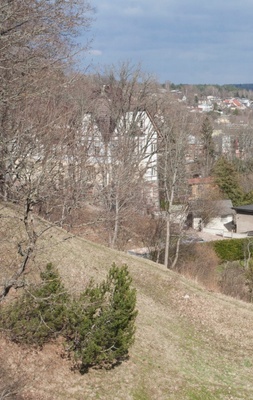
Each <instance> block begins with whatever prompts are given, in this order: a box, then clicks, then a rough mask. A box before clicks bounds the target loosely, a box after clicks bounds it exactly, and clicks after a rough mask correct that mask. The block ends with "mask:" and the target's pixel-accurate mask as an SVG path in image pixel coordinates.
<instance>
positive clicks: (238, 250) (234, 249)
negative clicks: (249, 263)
mask: <svg viewBox="0 0 253 400" xmlns="http://www.w3.org/2000/svg"><path fill="white" fill-rule="evenodd" d="M245 245H246V242H245V239H226V240H217V241H215V242H213V246H214V250H215V252H216V254H217V255H218V257H219V258H220V259H221V260H222V261H237V260H243V259H244V254H245Z"/></svg>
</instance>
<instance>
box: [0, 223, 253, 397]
mask: <svg viewBox="0 0 253 400" xmlns="http://www.w3.org/2000/svg"><path fill="white" fill-rule="evenodd" d="M37 223H38V224H39V222H37ZM40 223H42V222H40ZM9 229H10V227H9ZM19 229H21V228H19ZM9 233H10V232H9ZM47 262H53V263H54V265H55V266H57V267H58V268H59V271H60V272H61V275H62V276H63V279H64V281H65V283H66V284H67V285H68V286H69V287H70V288H72V290H79V289H81V288H82V287H83V286H84V285H85V283H86V282H88V280H89V279H90V278H91V277H93V278H94V279H95V280H101V279H103V277H105V275H106V272H107V270H108V269H109V267H110V265H111V264H112V262H116V264H117V265H121V264H123V263H127V264H128V266H129V269H130V272H131V275H132V277H133V285H134V286H135V287H136V289H137V299H138V310H139V314H138V318H137V330H136V340H135V344H134V346H133V347H132V348H131V351H130V358H129V360H128V361H127V362H125V363H123V364H122V365H120V366H119V367H117V368H115V369H113V370H111V371H104V370H91V371H90V372H89V373H88V374H86V375H83V376H82V375H80V374H79V373H77V372H73V371H71V369H70V367H71V365H70V362H69V360H66V359H64V358H62V357H61V344H60V343H58V344H49V345H47V346H46V347H45V349H44V350H43V351H39V350H33V351H31V350H29V349H21V348H20V347H18V346H16V345H15V344H13V343H9V342H8V341H7V340H6V339H4V338H2V339H1V341H0V365H1V366H2V367H1V368H2V371H3V369H4V370H5V378H4V382H6V383H7V382H8V379H7V378H6V376H8V377H11V378H10V379H11V380H12V382H13V381H14V382H17V385H18V384H19V387H20V388H22V387H23V391H22V395H23V398H26V399H38V400H40V399H41V400H49V399H50V400H65V399H68V400H69V399H71V400H84V399H102V400H157V399H158V400H160V399H161V400H163V399H164V400H170V399H171V400H219V399H220V400H242V399H245V400H246V399H247V400H249V399H253V379H252V376H253V306H252V305H251V304H247V303H243V302H241V301H238V300H235V299H233V298H230V297H226V296H224V295H221V294H215V293H213V292H209V291H207V290H204V289H203V288H202V287H200V286H198V285H197V284H196V283H194V282H193V281H190V280H187V279H186V278H183V277H182V276H180V275H179V274H176V273H173V272H172V271H168V270H166V269H165V268H164V267H163V266H161V265H158V264H155V263H152V262H151V261H148V260H144V259H140V258H137V257H134V256H130V255H127V254H125V253H122V252H117V251H113V250H110V249H108V248H106V247H102V246H100V245H96V244H95V243H91V242H88V241H86V240H84V239H82V238H79V237H70V235H69V234H68V233H66V232H65V231H63V230H61V229H57V228H52V229H49V230H48V231H47V232H46V233H45V234H44V235H43V236H42V237H41V238H40V239H39V241H38V249H37V251H36V255H35V258H34V260H33V271H35V270H36V268H38V269H40V268H42V267H44V265H45V264H46V263H47ZM28 278H29V279H33V278H32V275H31V274H30V275H28ZM0 379H1V378H0ZM2 384H3V382H1V385H2ZM0 398H1V397H0ZM13 398H15V397H13ZM16 398H18V397H16Z"/></svg>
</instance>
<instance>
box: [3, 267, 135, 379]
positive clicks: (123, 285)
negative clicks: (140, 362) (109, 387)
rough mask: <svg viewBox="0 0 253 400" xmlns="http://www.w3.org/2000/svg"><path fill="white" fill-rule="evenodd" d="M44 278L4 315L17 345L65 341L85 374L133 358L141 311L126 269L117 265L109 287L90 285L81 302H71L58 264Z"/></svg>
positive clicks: (44, 273) (42, 275) (78, 300)
mask: <svg viewBox="0 0 253 400" xmlns="http://www.w3.org/2000/svg"><path fill="white" fill-rule="evenodd" d="M41 278H42V282H41V284H40V285H38V286H33V287H30V288H29V290H26V292H25V293H24V294H23V295H22V296H21V297H20V298H19V299H18V300H17V301H15V302H14V303H13V304H10V305H9V306H6V307H4V310H3V312H2V313H1V317H0V327H1V328H2V329H4V330H5V331H6V332H7V333H8V334H9V337H10V338H11V339H12V340H13V341H15V342H17V343H26V344H30V345H36V346H43V344H45V343H46V342H48V341H49V340H51V339H53V338H56V337H57V336H59V335H61V336H62V337H64V338H65V345H66V349H67V351H68V352H69V353H70V354H71V355H74V358H75V360H76V366H77V367H78V368H79V370H80V372H85V371H87V370H88V368H89V367H90V366H99V367H107V368H109V367H111V366H113V365H115V364H117V363H119V362H121V361H122V360H123V359H125V358H126V357H127V355H128V349H129V347H130V346H131V344H132V343H133V340H134V332H135V318H136V315H137V311H136V310H135V306H136V292H135V290H134V289H132V288H131V283H132V279H131V277H130V275H129V272H128V268H127V266H126V265H124V266H122V267H121V268H118V267H116V265H115V264H113V265H112V267H111V268H110V270H109V273H108V276H107V279H106V280H105V281H104V282H102V283H101V284H99V285H95V284H94V283H93V282H90V284H89V286H88V287H87V288H86V290H85V291H84V292H83V293H82V294H81V295H80V296H79V297H78V298H76V299H71V298H70V296H69V294H68V293H67V292H66V290H65V288H64V286H63V284H62V282H61V279H60V276H59V274H58V272H57V271H56V270H55V269H54V268H53V266H52V264H48V265H47V267H46V270H45V272H43V273H42V274H41Z"/></svg>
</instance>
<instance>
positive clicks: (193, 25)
mask: <svg viewBox="0 0 253 400" xmlns="http://www.w3.org/2000/svg"><path fill="white" fill-rule="evenodd" d="M90 3H91V5H92V6H93V7H95V10H96V12H95V15H94V18H95V19H94V21H93V22H92V25H91V31H90V36H91V37H92V42H91V48H90V50H89V53H88V54H87V55H86V59H85V62H86V63H88V64H89V65H91V66H93V67H95V68H97V67H103V66H111V65H114V66H118V65H120V64H121V63H122V62H130V63H131V65H133V66H135V65H136V66H137V65H141V69H142V70H143V71H144V72H146V73H148V74H150V75H152V76H154V78H156V79H157V80H158V81H159V82H161V83H164V82H166V81H170V82H172V83H175V84H179V83H185V84H219V85H223V84H229V83H252V82H253V1H252V0H240V1H238V0H129V1H128V0H90Z"/></svg>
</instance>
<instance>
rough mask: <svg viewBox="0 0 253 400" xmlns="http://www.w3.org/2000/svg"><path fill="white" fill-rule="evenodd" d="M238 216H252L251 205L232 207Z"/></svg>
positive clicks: (252, 207)
mask: <svg viewBox="0 0 253 400" xmlns="http://www.w3.org/2000/svg"><path fill="white" fill-rule="evenodd" d="M233 209H234V210H235V211H236V212H237V213H238V214H253V204H248V205H247V206H239V207H233Z"/></svg>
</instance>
